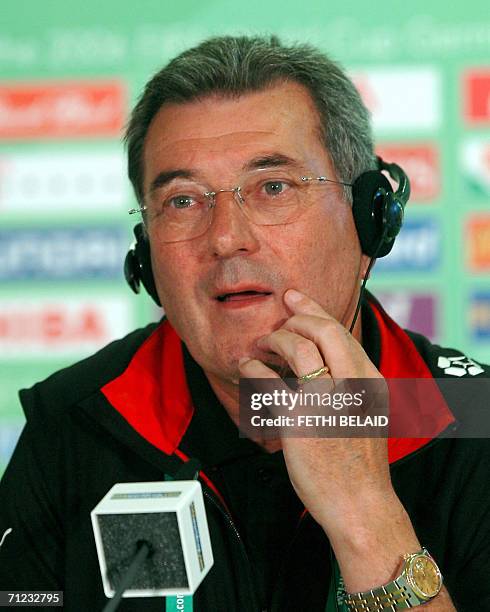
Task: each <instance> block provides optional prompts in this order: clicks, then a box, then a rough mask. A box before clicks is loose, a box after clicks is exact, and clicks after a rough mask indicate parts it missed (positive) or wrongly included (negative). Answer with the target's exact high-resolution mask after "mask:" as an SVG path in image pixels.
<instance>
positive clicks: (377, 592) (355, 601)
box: [345, 548, 442, 612]
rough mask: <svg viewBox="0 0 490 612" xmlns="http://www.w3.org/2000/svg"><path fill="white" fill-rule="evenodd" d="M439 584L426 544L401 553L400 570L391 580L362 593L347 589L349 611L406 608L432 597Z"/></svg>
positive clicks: (435, 567) (438, 575) (422, 602)
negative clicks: (402, 554) (424, 546)
mask: <svg viewBox="0 0 490 612" xmlns="http://www.w3.org/2000/svg"><path fill="white" fill-rule="evenodd" d="M441 588H442V574H441V572H440V570H439V568H438V567H437V563H436V562H435V561H434V559H433V558H432V557H431V556H430V554H429V553H428V551H427V549H426V548H423V549H422V550H420V551H419V552H416V553H412V554H408V555H404V556H403V567H402V571H401V574H400V575H399V576H398V578H395V580H393V581H392V582H389V583H388V584H385V585H384V586H381V587H377V588H375V589H372V590H371V591H366V592H364V593H346V596H345V604H346V606H347V609H348V610H350V611H351V612H382V611H383V610H392V611H394V610H407V609H408V608H415V607H417V606H420V605H421V604H424V603H426V602H428V601H430V600H431V599H433V598H434V597H435V596H436V595H437V594H438V593H439V591H440V590H441Z"/></svg>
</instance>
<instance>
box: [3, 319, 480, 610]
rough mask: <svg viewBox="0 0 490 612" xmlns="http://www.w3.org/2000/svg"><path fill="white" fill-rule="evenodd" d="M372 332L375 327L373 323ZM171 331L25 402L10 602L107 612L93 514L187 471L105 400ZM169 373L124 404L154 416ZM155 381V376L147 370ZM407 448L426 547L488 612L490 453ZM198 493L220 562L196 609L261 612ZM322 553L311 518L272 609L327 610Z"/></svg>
mask: <svg viewBox="0 0 490 612" xmlns="http://www.w3.org/2000/svg"><path fill="white" fill-rule="evenodd" d="M383 316H385V315H383ZM378 323H379V320H378ZM390 324H392V322H391V323H390ZM370 325H371V326H376V325H377V323H376V322H375V320H374V319H373V317H372V316H371V322H370ZM161 328H162V326H160V327H157V326H156V325H150V326H148V327H146V328H145V329H142V330H137V331H135V332H133V333H131V334H130V335H129V336H127V337H126V338H124V339H122V340H119V341H117V342H114V343H112V344H110V345H108V346H107V347H105V348H104V349H102V350H101V351H99V352H98V353H97V354H96V355H94V356H92V357H90V358H88V359H86V360H84V361H82V362H79V363H77V364H75V365H74V366H71V367H70V368H67V369H65V370H62V371H60V372H58V373H56V374H54V375H53V376H51V377H50V378H48V379H47V380H46V381H44V382H42V383H38V384H36V385H35V386H34V387H33V388H32V389H29V390H24V391H22V392H21V400H22V404H23V408H24V411H25V414H26V418H27V422H26V425H25V428H24V430H23V432H22V434H21V437H20V439H19V442H18V444H17V447H16V449H15V451H14V454H13V457H12V459H11V461H10V463H9V465H8V467H7V470H6V472H5V474H4V477H3V479H2V481H1V484H0V539H1V536H2V534H3V533H4V532H5V530H6V529H7V528H9V527H12V528H13V531H12V533H11V534H10V535H9V536H7V537H6V538H5V541H4V543H3V545H2V547H0V590H30V591H32V590H46V589H49V590H63V591H64V598H65V607H64V609H65V610H67V611H73V612H80V611H82V610H83V611H88V610H90V611H91V612H92V611H98V610H102V608H103V607H104V605H105V603H106V602H107V599H106V598H105V596H104V593H103V589H102V582H101V578H100V573H99V565H98V561H97V555H96V549H95V543H94V538H93V533H92V526H91V523H90V511H91V510H92V509H93V508H94V506H95V505H96V504H97V503H98V502H99V501H100V500H101V498H102V497H103V496H104V495H105V494H106V493H107V491H108V490H109V489H110V488H111V487H112V486H113V485H114V484H115V483H117V482H133V481H157V480H162V479H163V478H165V477H168V476H170V477H173V476H174V475H175V474H176V472H177V471H178V470H179V469H180V467H181V466H182V455H181V454H180V453H179V451H177V452H172V449H171V448H170V449H169V448H167V447H165V444H167V442H166V441H165V440H166V438H165V436H166V435H167V433H168V432H166V430H165V423H164V424H163V438H162V440H163V441H159V440H158V439H157V438H154V439H151V440H149V437H150V433H148V434H145V432H144V431H142V430H139V431H138V428H137V427H135V426H134V423H133V424H131V419H130V418H129V417H128V415H127V414H125V415H123V414H121V411H119V410H117V409H115V408H114V406H113V405H111V402H110V401H109V399H108V397H115V395H114V394H116V395H117V393H119V396H118V397H119V398H120V399H121V398H122V400H124V397H125V396H124V394H123V395H121V388H120V387H119V388H115V387H113V386H111V385H112V383H113V381H115V380H122V379H123V378H124V376H126V378H127V375H128V372H129V371H130V369H131V364H132V363H133V360H134V357H135V355H137V354H141V353H142V351H143V352H144V351H145V350H147V349H148V347H150V344H151V342H153V339H154V338H155V337H156V336H157V335H158V333H159V332H158V330H161ZM393 329H395V328H393ZM156 330H157V331H156ZM397 330H399V328H397ZM152 332H155V333H152ZM397 333H399V334H403V335H405V333H404V332H402V331H401V330H399V332H398V331H397ZM400 337H401V336H400ZM160 341H161V338H160V340H158V342H160ZM404 342H406V343H409V344H410V346H412V347H413V348H414V353H417V354H418V355H420V357H421V358H422V360H423V362H425V364H426V366H427V367H428V369H429V370H430V371H431V372H432V373H433V375H434V376H438V377H442V376H444V375H445V373H444V368H441V367H440V366H438V365H437V364H438V360H439V357H440V356H446V357H449V356H458V355H460V354H459V353H458V352H457V351H453V350H448V349H441V348H440V347H437V346H434V345H431V344H430V343H429V342H428V341H427V340H426V339H424V338H422V337H421V336H418V335H416V334H410V335H409V336H406V338H405V340H404ZM157 344H158V343H157ZM152 346H153V348H152V350H156V349H157V350H160V348H161V346H160V345H158V346H157V345H155V343H153V345H152ZM407 346H408V344H407ZM150 348H151V347H150ZM439 363H440V362H439ZM155 367H156V366H155ZM175 367H177V366H176V364H175V363H170V362H166V364H165V365H164V370H165V371H168V370H171V372H170V376H175V372H174V368H175ZM483 369H484V372H483V373H479V375H481V376H484V377H487V376H488V374H489V369H488V368H486V367H483ZM150 370H151V368H150ZM167 374H168V372H167ZM167 374H165V373H163V374H162V380H153V383H154V386H153V387H152V386H151V385H150V386H149V387H148V386H145V385H146V383H145V380H143V378H141V370H138V372H137V373H136V374H135V375H134V377H133V378H132V379H131V380H130V383H128V380H126V385H127V387H126V388H125V391H124V393H126V392H127V393H129V394H133V397H137V398H139V400H140V401H141V405H140V410H141V411H143V412H144V409H143V406H145V405H146V402H149V401H150V399H151V394H152V393H153V390H154V388H157V387H158V385H160V384H162V385H165V384H167V385H168V384H169V383H168V380H167V382H166V381H165V377H166V376H167ZM187 376H189V373H187ZM148 377H149V378H152V377H153V379H155V378H156V375H155V376H153V374H152V372H151V371H149V375H148ZM153 383H152V384H153ZM155 385H156V387H155ZM116 387H117V384H116ZM101 389H103V390H104V393H103V392H102V391H101ZM152 389H153V390H152ZM149 398H150V399H149ZM187 399H189V398H187ZM191 399H192V400H194V401H195V400H196V398H195V397H194V398H191ZM197 400H198V398H197ZM118 401H119V400H118ZM462 402H463V403H465V406H458V410H460V411H461V410H463V411H464V409H470V408H471V399H470V400H469V401H467V402H465V401H464V400H462ZM135 418H136V417H135ZM148 419H150V417H148ZM148 419H146V421H144V422H143V427H144V426H145V423H147V422H148ZM188 421H189V420H188V419H187V421H185V422H184V425H182V423H181V422H179V423H173V424H172V425H169V428H173V429H174V430H175V429H179V427H180V430H181V431H180V435H182V433H183V432H185V429H186V427H187V426H188ZM148 431H150V429H149V430H148ZM152 431H153V430H152ZM151 435H153V434H151ZM417 445H419V448H417ZM407 448H408V450H406V452H404V453H402V456H400V453H398V457H399V458H398V459H396V457H395V460H394V461H393V462H392V464H391V473H392V481H393V485H394V488H395V490H396V492H397V494H398V496H399V498H400V500H401V502H402V503H403V505H404V506H405V508H406V510H407V512H408V514H409V516H410V517H411V520H412V523H413V524H414V527H415V531H416V533H417V535H418V537H419V540H420V541H421V543H422V544H423V545H424V546H425V547H427V548H428V549H429V551H430V552H431V553H432V555H433V556H434V557H435V558H436V560H437V561H438V563H439V565H440V567H441V569H442V572H443V575H444V579H445V584H446V586H447V588H448V590H449V592H450V594H451V595H452V597H453V600H454V602H455V605H456V607H457V609H458V611H459V612H461V611H464V612H475V611H485V610H488V611H490V578H489V577H490V494H489V485H490V446H489V443H488V441H487V440H485V439H480V440H477V439H475V440H456V439H434V440H432V441H430V442H428V443H426V444H424V445H422V446H420V444H419V443H416V447H412V448H410V447H407ZM162 449H165V450H166V451H167V452H164V451H162ZM403 455H404V456H403ZM208 476H209V474H208ZM202 482H203V489H204V495H205V504H206V511H207V517H208V523H209V529H210V534H211V541H212V546H213V554H214V559H215V562H214V566H213V568H212V569H211V571H210V573H209V574H208V576H207V577H206V578H205V580H204V582H203V583H202V584H201V586H200V587H199V589H198V591H197V593H196V594H195V596H194V610H197V611H201V610H205V611H209V612H217V611H227V612H232V611H237V612H248V611H250V612H256V611H257V610H260V609H261V608H260V606H259V603H258V595H257V591H256V587H255V583H254V577H253V571H252V568H251V567H250V562H249V559H248V555H247V546H246V543H244V542H243V540H242V538H241V536H240V534H239V533H238V531H237V529H236V527H235V525H234V522H233V518H232V517H230V516H229V514H228V512H227V510H226V509H225V508H224V506H223V503H222V501H221V499H220V496H219V495H217V494H216V492H215V491H213V489H212V488H210V486H209V482H208V481H207V480H206V479H202ZM320 540H323V541H325V544H326V546H327V547H328V542H326V537H325V535H324V534H323V531H322V530H321V529H320V528H319V526H318V525H317V524H316V523H315V522H314V521H313V520H312V519H311V517H310V516H309V515H306V517H305V518H304V519H303V520H302V521H301V523H300V525H299V527H298V528H297V530H296V533H295V534H294V536H293V537H292V540H291V543H290V545H289V547H288V553H287V554H286V555H285V556H284V559H283V565H282V568H281V571H280V572H279V576H278V579H277V584H276V586H275V588H274V589H273V591H274V595H273V601H272V602H271V603H270V604H269V609H271V610H275V611H278V612H279V611H281V612H284V611H287V610H295V612H298V611H300V610H315V611H316V610H318V611H320V610H321V611H323V610H324V607H325V603H324V601H325V600H324V599H323V600H322V598H323V596H324V595H325V593H326V590H327V589H328V585H326V584H325V585H324V587H323V590H322V595H321V598H320V600H318V594H317V595H315V597H317V599H314V598H312V599H310V598H309V592H310V590H311V589H310V586H311V584H312V583H314V582H317V581H319V580H320V581H322V580H323V579H325V580H326V579H327V574H328V571H329V569H328V567H327V566H328V565H329V563H328V555H325V558H324V559H323V560H324V562H325V566H326V567H327V569H326V570H325V573H322V574H321V575H320V574H316V573H312V572H310V571H305V568H308V562H307V559H306V557H307V556H308V550H309V546H310V544H309V543H314V542H315V541H320ZM327 550H328V549H327ZM312 558H313V563H315V564H316V563H318V561H316V560H315V559H314V556H312ZM309 562H310V564H311V563H312V561H311V560H310V561H309ZM313 570H314V567H313ZM319 576H320V577H319ZM313 591H314V589H313ZM312 597H313V596H312ZM320 601H321V603H320ZM164 609H165V606H164V602H163V599H162V598H144V599H123V600H122V602H121V604H120V607H119V610H121V612H124V611H126V612H129V611H131V612H135V611H138V610H145V611H147V612H151V611H153V610H154V611H155V612H156V611H158V612H163V611H164Z"/></svg>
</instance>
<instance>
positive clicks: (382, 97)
mask: <svg viewBox="0 0 490 612" xmlns="http://www.w3.org/2000/svg"><path fill="white" fill-rule="evenodd" d="M351 76H352V78H353V80H354V83H355V84H356V87H357V88H358V89H359V91H360V93H361V96H362V98H363V100H364V103H365V104H366V106H367V107H368V108H369V110H370V111H371V113H372V116H373V126H374V129H375V130H397V129H402V130H412V129H420V130H433V129H436V128H438V127H439V125H440V123H441V75H440V73H439V71H438V70H436V69H435V68H432V67H427V68H402V67H397V68H376V69H371V70H364V71H354V72H351Z"/></svg>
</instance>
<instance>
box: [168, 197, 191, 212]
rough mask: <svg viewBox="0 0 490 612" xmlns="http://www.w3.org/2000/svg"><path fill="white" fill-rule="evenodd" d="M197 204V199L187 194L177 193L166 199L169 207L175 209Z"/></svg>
mask: <svg viewBox="0 0 490 612" xmlns="http://www.w3.org/2000/svg"><path fill="white" fill-rule="evenodd" d="M196 204H197V200H196V198H195V197H193V196H189V195H178V196H174V197H173V198H169V199H168V200H166V205H167V206H169V207H170V208H176V209H177V210H180V209H183V208H191V207H192V206H195V205H196Z"/></svg>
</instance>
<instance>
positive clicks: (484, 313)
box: [469, 291, 490, 342]
mask: <svg viewBox="0 0 490 612" xmlns="http://www.w3.org/2000/svg"><path fill="white" fill-rule="evenodd" d="M469 320H470V330H471V336H472V338H473V340H476V341H477V342H478V341H479V342H490V291H481V292H478V293H475V294H473V295H472V296H471V301H470V306H469Z"/></svg>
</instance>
